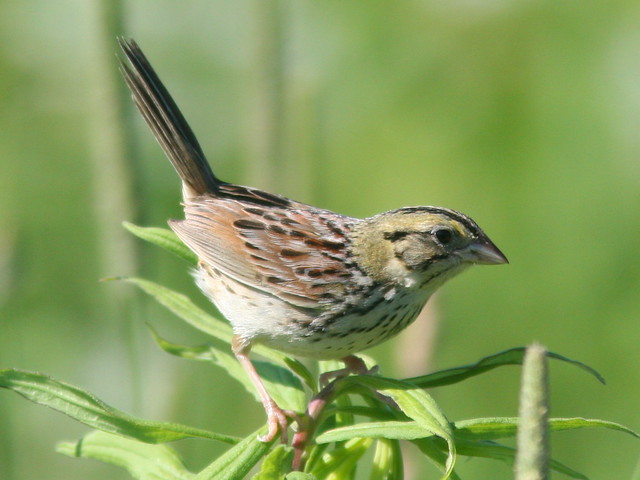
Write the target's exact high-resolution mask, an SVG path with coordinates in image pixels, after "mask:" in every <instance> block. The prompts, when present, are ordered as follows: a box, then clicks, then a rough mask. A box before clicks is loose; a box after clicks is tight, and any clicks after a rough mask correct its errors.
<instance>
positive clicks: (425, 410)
mask: <svg viewBox="0 0 640 480" xmlns="http://www.w3.org/2000/svg"><path fill="white" fill-rule="evenodd" d="M343 381H345V382H346V383H347V384H348V383H352V384H356V385H365V386H367V387H369V388H372V389H374V390H376V391H378V392H380V393H381V394H383V395H386V396H389V397H391V398H392V399H393V401H394V402H395V403H396V404H397V405H398V407H399V408H400V410H402V412H403V413H404V414H405V415H407V416H408V417H409V418H411V419H413V420H415V422H416V423H417V424H418V425H419V426H420V427H422V428H424V429H425V430H427V431H429V432H431V433H433V434H434V435H436V436H438V437H440V438H442V439H443V440H445V442H446V443H447V446H448V449H449V454H448V457H447V462H446V469H445V476H444V478H449V476H450V475H451V472H452V471H453V467H454V464H455V458H456V449H455V444H454V442H453V434H452V431H451V427H450V425H449V421H448V420H447V418H446V417H445V416H444V414H443V413H442V411H441V410H440V408H439V407H438V405H437V404H436V402H435V401H434V400H433V398H432V397H431V396H430V395H429V394H428V393H427V392H425V391H424V390H422V389H421V388H418V387H416V386H415V385H413V384H411V383H408V382H404V381H402V380H394V379H391V378H384V377H379V376H373V375H361V376H352V377H346V378H345V379H343Z"/></svg>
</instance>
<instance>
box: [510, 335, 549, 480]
mask: <svg viewBox="0 0 640 480" xmlns="http://www.w3.org/2000/svg"><path fill="white" fill-rule="evenodd" d="M519 413H520V423H519V426H518V454H517V457H516V464H515V471H516V480H547V479H548V478H549V422H548V420H549V386H548V372H547V351H546V349H545V348H544V347H543V346H542V345H538V344H533V345H531V346H530V347H528V348H527V352H526V354H525V357H524V363H523V371H522V387H521V390H520V412H519Z"/></svg>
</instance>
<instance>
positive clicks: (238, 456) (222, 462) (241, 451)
mask: <svg viewBox="0 0 640 480" xmlns="http://www.w3.org/2000/svg"><path fill="white" fill-rule="evenodd" d="M265 433H266V428H261V429H260V430H258V431H257V432H255V433H252V434H251V435H249V436H248V437H246V438H245V439H244V440H242V441H241V442H240V443H238V444H237V445H236V446H234V447H233V448H230V449H229V450H227V451H226V452H225V453H224V454H223V455H222V456H221V457H218V458H217V459H216V460H215V461H214V462H213V463H211V464H210V465H209V466H208V467H206V468H205V469H204V470H202V471H201V472H200V473H198V475H196V476H195V477H194V480H242V479H243V478H244V477H245V475H247V474H248V473H249V471H250V470H251V469H252V468H253V467H254V466H255V465H256V464H257V463H258V462H259V461H260V459H261V458H262V457H264V456H265V455H266V454H267V452H268V451H269V449H270V448H271V445H272V444H273V443H274V441H275V440H274V441H272V442H269V443H264V442H261V441H260V440H258V435H264V434H265Z"/></svg>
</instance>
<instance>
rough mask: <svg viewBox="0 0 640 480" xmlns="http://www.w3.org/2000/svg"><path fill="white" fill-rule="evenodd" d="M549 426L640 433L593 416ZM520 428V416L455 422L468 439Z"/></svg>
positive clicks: (553, 422)
mask: <svg viewBox="0 0 640 480" xmlns="http://www.w3.org/2000/svg"><path fill="white" fill-rule="evenodd" d="M549 428H550V430H551V431H552V432H553V431H561V430H576V429H579V428H607V429H609V430H617V431H620V432H624V433H628V434H629V435H633V436H634V437H636V438H640V435H639V434H638V433H636V432H634V431H633V430H631V429H630V428H627V427H625V426H624V425H620V424H619V423H615V422H608V421H606V420H598V419H593V418H580V417H573V418H550V419H549ZM517 430H518V417H492V418H474V419H472V420H462V421H460V422H455V423H454V431H453V433H454V436H455V438H457V439H458V438H461V439H466V440H496V439H499V438H510V437H515V436H516V434H517Z"/></svg>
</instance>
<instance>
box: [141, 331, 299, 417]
mask: <svg viewBox="0 0 640 480" xmlns="http://www.w3.org/2000/svg"><path fill="white" fill-rule="evenodd" d="M151 331H152V333H153V336H154V338H155V340H156V342H158V345H160V347H161V348H162V349H163V350H164V351H165V352H167V353H170V354H171V355H176V356H178V357H181V358H187V359H191V360H200V361H208V362H211V363H213V364H214V365H217V366H219V367H221V368H223V369H224V370H225V372H227V373H228V374H229V375H230V376H231V377H233V378H234V379H235V380H237V381H238V382H240V384H241V385H242V386H244V387H245V388H246V390H247V391H248V392H249V393H250V394H251V395H252V396H253V397H254V398H255V399H256V400H257V401H258V402H260V396H259V395H258V392H257V390H256V387H255V386H254V385H253V383H252V382H251V379H250V378H249V376H248V375H247V372H245V371H244V369H243V368H242V366H241V365H240V363H239V362H238V360H236V358H235V356H234V355H233V354H232V353H231V351H230V349H229V346H228V345H227V344H226V343H224V342H221V341H220V340H218V339H213V341H212V343H211V344H208V345H197V346H185V345H178V344H175V343H171V342H168V341H167V340H165V339H163V338H161V337H160V336H159V335H158V334H157V333H156V332H155V331H153V329H151ZM253 363H254V365H255V367H256V370H257V371H258V373H259V374H260V378H262V381H263V383H264V385H265V387H266V388H267V390H268V391H269V394H270V395H271V397H272V398H273V399H274V400H275V402H276V403H277V404H278V405H279V406H280V407H281V408H284V409H285V410H293V411H295V412H304V410H305V408H306V404H307V397H306V395H305V393H304V390H303V388H302V383H301V382H300V379H299V378H298V377H296V376H295V375H294V374H293V373H291V371H289V370H287V369H286V368H284V367H281V366H279V365H275V364H273V363H269V362H262V361H254V362H253Z"/></svg>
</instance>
